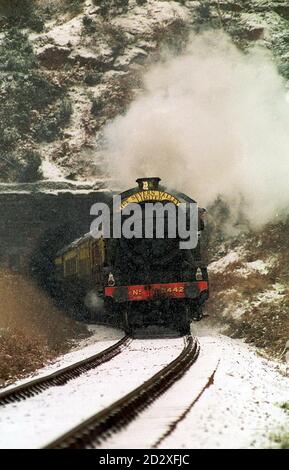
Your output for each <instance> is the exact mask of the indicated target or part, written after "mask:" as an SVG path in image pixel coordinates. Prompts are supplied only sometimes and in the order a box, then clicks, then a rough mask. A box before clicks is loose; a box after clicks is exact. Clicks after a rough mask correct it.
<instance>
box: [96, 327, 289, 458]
mask: <svg viewBox="0 0 289 470" xmlns="http://www.w3.org/2000/svg"><path fill="white" fill-rule="evenodd" d="M197 334H198V336H199V337H200V338H199V340H200V344H201V353H200V357H199V359H198V361H197V362H196V363H195V364H194V365H193V366H192V367H191V369H190V370H189V371H188V372H187V373H186V374H185V376H184V377H183V378H182V379H181V380H180V381H178V382H177V383H176V384H175V385H174V386H173V387H171V388H170V389H169V390H168V391H167V392H166V393H165V394H164V395H163V396H162V397H160V398H159V399H158V400H157V401H155V402H154V403H153V404H152V406H151V407H149V408H148V409H147V410H145V411H144V412H143V413H142V414H141V415H140V416H139V417H138V419H136V420H135V421H134V422H133V423H131V424H130V425H129V426H128V427H127V428H126V429H125V430H124V431H122V432H121V433H119V434H117V435H115V434H114V435H113V436H112V437H110V438H109V439H108V440H107V441H106V442H105V443H104V444H103V446H102V448H108V449H109V448H131V447H133V448H140V447H144V448H151V447H154V446H155V445H156V444H157V442H158V440H159V439H160V438H161V437H162V436H163V435H164V434H165V433H166V432H167V431H168V429H169V427H170V426H171V425H172V423H174V422H175V421H176V420H178V418H179V417H180V416H181V415H182V414H183V413H184V412H186V410H188V408H189V407H190V406H191V405H192V404H193V402H194V401H195V400H197V401H196V403H195V404H193V406H192V408H191V411H189V412H188V414H187V415H186V417H185V418H184V419H183V420H182V421H180V422H179V423H178V424H177V426H176V428H175V430H174V431H173V432H172V433H171V434H170V435H169V436H168V437H167V438H165V439H164V440H163V441H162V442H160V443H159V445H158V447H160V448H168V449H170V448H256V447H268V446H270V445H271V443H270V442H269V435H270V433H272V432H274V431H278V430H279V427H281V426H282V425H284V426H285V425H286V426H287V429H288V427H289V416H288V415H286V414H285V413H284V411H282V410H281V408H280V407H279V405H280V404H282V403H283V402H285V401H288V399H289V380H288V378H286V377H284V376H282V375H281V374H280V370H279V369H280V366H279V365H278V363H275V362H270V361H268V360H265V359H263V358H261V357H259V356H258V355H257V354H256V352H255V350H254V349H253V348H252V347H249V346H247V345H245V344H244V343H242V342H241V341H239V340H233V339H230V338H228V337H225V336H222V335H220V334H218V333H214V332H212V330H208V331H204V328H203V327H198V331H197ZM214 371H216V372H215V375H214V383H213V384H212V385H211V386H209V387H208V388H206V389H205V390H204V391H203V393H202V394H201V396H200V397H199V399H198V395H199V394H200V392H201V391H202V390H203V389H204V387H205V386H206V384H207V383H208V379H209V377H210V376H211V375H212V374H213V373H214Z"/></svg>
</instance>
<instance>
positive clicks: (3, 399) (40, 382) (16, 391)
mask: <svg viewBox="0 0 289 470" xmlns="http://www.w3.org/2000/svg"><path fill="white" fill-rule="evenodd" d="M130 340H131V337H130V336H129V335H126V336H124V337H123V338H122V339H121V340H120V341H118V342H117V343H115V344H113V345H112V346H110V347H109V348H107V349H105V350H104V351H101V352H99V353H97V354H94V355H93V356H90V357H88V358H86V359H82V360H81V361H78V362H76V363H74V364H71V365H69V366H67V367H64V368H62V369H60V370H57V371H55V372H53V373H50V374H48V375H45V376H43V377H38V378H36V379H33V380H31V381H29V382H25V383H24V384H21V385H18V386H16V387H13V388H10V389H8V390H5V391H3V392H0V406H4V405H7V404H9V403H14V402H19V401H21V400H25V399H27V398H30V397H33V396H35V395H38V394H39V393H41V392H43V391H44V390H46V389H48V388H50V387H53V386H57V385H65V384H66V383H67V382H69V381H70V380H72V379H75V378H76V377H79V376H80V375H81V374H84V373H85V372H87V371H89V370H91V369H94V368H95V367H98V366H100V365H101V364H103V363H104V362H107V361H110V360H111V359H112V358H113V357H115V356H116V355H117V354H119V353H120V352H121V351H122V350H123V349H124V348H125V347H126V346H127V345H128V343H129V342H130Z"/></svg>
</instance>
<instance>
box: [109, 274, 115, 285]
mask: <svg viewBox="0 0 289 470" xmlns="http://www.w3.org/2000/svg"><path fill="white" fill-rule="evenodd" d="M108 285H109V287H113V286H115V279H114V276H113V274H112V273H109V275H108Z"/></svg>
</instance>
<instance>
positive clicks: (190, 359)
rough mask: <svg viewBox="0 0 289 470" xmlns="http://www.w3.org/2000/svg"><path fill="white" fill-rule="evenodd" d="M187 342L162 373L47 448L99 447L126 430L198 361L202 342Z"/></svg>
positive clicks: (189, 340) (186, 340)
mask: <svg viewBox="0 0 289 470" xmlns="http://www.w3.org/2000/svg"><path fill="white" fill-rule="evenodd" d="M184 340H185V347H184V349H183V351H182V352H181V354H180V355H179V356H178V357H177V358H176V359H174V360H173V361H172V362H171V363H169V364H168V365H167V366H166V367H164V368H163V369H162V370H161V371H159V372H158V373H157V374H155V375H154V376H153V377H151V378H150V379H149V380H147V381H146V382H144V383H143V384H142V385H141V386H139V387H137V388H136V389H135V390H133V391H132V392H130V393H129V394H127V395H125V396H124V397H123V398H121V399H120V400H118V401H116V402H115V403H113V404H112V405H111V406H109V407H108V408H106V409H104V410H102V411H100V412H98V413H96V414H95V415H93V416H91V417H90V418H89V419H88V420H86V421H84V422H83V423H81V424H79V425H78V426H76V427H75V428H73V429H72V430H70V431H68V432H67V433H65V434H64V435H62V436H61V437H59V438H58V439H56V440H55V441H53V442H51V443H50V444H49V445H47V446H46V447H45V449H67V448H71V449H85V448H86V449H87V448H96V447H97V446H98V445H99V444H100V443H101V442H102V441H103V440H105V439H106V437H108V436H110V435H111V434H112V433H113V432H117V431H119V430H120V429H121V428H123V427H125V426H126V425H127V424H128V423H129V422H131V421H132V420H133V419H134V418H135V417H136V416H137V415H138V414H139V413H140V412H141V411H143V410H144V409H145V408H146V407H147V406H149V404H150V403H152V402H153V401H154V400H155V399H156V398H158V397H159V396H160V395H161V394H163V393H164V392H165V391H166V390H167V389H168V388H169V387H170V386H171V385H173V383H174V382H176V381H177V380H178V379H179V378H180V377H181V376H182V375H183V374H184V373H185V372H186V370H187V369H188V368H189V367H190V366H191V365H192V364H193V363H194V362H195V361H196V360H197V358H198V355H199V350H200V346H199V343H198V340H197V339H196V338H193V337H192V336H187V337H185V338H184Z"/></svg>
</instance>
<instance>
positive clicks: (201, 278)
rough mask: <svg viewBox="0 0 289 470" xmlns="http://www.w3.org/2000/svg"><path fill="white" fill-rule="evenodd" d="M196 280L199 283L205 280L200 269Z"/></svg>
mask: <svg viewBox="0 0 289 470" xmlns="http://www.w3.org/2000/svg"><path fill="white" fill-rule="evenodd" d="M196 280H197V281H202V280H203V273H202V270H201V269H200V268H198V269H197V271H196Z"/></svg>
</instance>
